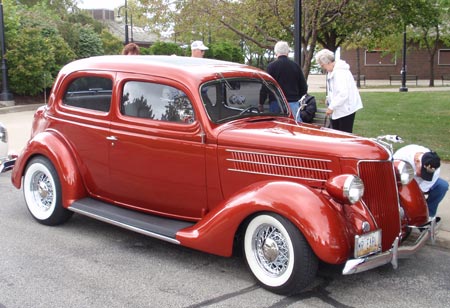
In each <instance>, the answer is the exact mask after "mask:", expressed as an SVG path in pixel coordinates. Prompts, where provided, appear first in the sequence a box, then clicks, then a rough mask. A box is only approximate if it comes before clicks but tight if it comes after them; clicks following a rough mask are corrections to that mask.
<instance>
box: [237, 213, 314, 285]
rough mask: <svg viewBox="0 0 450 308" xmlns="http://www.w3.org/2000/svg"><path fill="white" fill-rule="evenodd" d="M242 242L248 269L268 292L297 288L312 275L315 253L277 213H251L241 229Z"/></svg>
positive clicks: (309, 279) (307, 282) (311, 278)
mask: <svg viewBox="0 0 450 308" xmlns="http://www.w3.org/2000/svg"><path fill="white" fill-rule="evenodd" d="M243 246H244V249H243V250H244V255H245V259H246V262H247V265H248V267H249V269H250V271H251V272H252V274H253V275H254V276H255V278H256V279H257V280H258V282H259V283H260V284H261V285H262V286H263V287H264V288H266V289H268V290H270V291H272V292H275V293H278V294H293V293H296V292H300V291H301V290H302V289H303V288H305V287H306V286H307V285H309V284H310V283H311V282H312V281H313V279H314V277H315V275H316V272H317V264H318V261H317V257H316V256H315V255H314V253H313V251H312V250H311V248H310V246H309V245H308V243H307V242H306V240H305V238H304V236H303V235H302V234H301V232H300V231H299V230H298V229H297V228H296V227H295V226H294V225H293V224H292V223H291V222H290V221H289V220H287V219H285V218H284V217H282V216H280V215H278V214H274V213H262V214H258V215H256V216H254V217H253V218H252V219H251V220H250V221H249V223H248V225H247V228H246V229H245V234H244V243H243Z"/></svg>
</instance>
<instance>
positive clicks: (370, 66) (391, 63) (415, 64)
mask: <svg viewBox="0 0 450 308" xmlns="http://www.w3.org/2000/svg"><path fill="white" fill-rule="evenodd" d="M341 58H342V59H343V60H345V61H347V63H348V64H350V67H351V70H352V73H353V74H355V75H356V74H357V62H358V61H357V58H358V56H357V50H355V49H352V50H343V51H341ZM402 62H403V59H402V53H401V52H400V53H397V54H389V53H386V52H383V51H382V50H364V49H359V68H360V75H364V76H365V78H366V79H389V77H390V76H391V75H400V71H401V69H402V65H403V63H402ZM406 73H407V75H415V76H417V77H418V79H425V80H426V79H430V62H429V55H428V52H427V51H426V50H425V49H419V48H418V46H417V45H415V46H414V47H409V48H408V51H407V53H406ZM442 75H450V46H445V45H443V44H441V46H439V49H438V51H437V53H436V55H435V59H434V79H435V80H439V79H441V77H442Z"/></svg>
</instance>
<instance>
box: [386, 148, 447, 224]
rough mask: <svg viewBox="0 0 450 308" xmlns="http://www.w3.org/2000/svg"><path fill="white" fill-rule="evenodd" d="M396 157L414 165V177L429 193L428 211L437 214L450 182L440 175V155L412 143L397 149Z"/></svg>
mask: <svg viewBox="0 0 450 308" xmlns="http://www.w3.org/2000/svg"><path fill="white" fill-rule="evenodd" d="M394 158H395V159H401V160H404V161H407V162H409V163H410V164H411V165H412V166H413V168H414V179H415V180H416V181H417V184H419V187H420V189H421V190H422V191H423V192H424V193H427V194H428V198H427V204H428V213H429V215H430V216H436V212H437V208H438V205H439V203H440V202H441V201H442V199H444V196H445V194H446V192H447V190H448V183H447V182H446V181H445V180H444V179H442V178H440V177H439V173H440V171H441V168H440V166H441V159H440V158H439V156H438V155H437V154H436V152H433V151H431V150H430V149H427V148H426V147H423V146H420V145H416V144H410V145H407V146H405V147H403V148H401V149H399V150H397V152H395V153H394Z"/></svg>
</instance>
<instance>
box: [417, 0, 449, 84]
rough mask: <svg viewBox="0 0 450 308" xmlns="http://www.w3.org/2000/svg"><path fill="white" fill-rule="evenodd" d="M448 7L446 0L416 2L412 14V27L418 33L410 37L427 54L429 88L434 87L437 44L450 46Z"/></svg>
mask: <svg viewBox="0 0 450 308" xmlns="http://www.w3.org/2000/svg"><path fill="white" fill-rule="evenodd" d="M449 7H450V5H449V1H448V0H429V1H417V6H416V7H415V9H414V11H415V12H416V14H414V15H415V17H414V19H413V20H412V25H413V26H414V27H415V28H416V29H419V31H414V33H413V34H412V35H411V36H412V40H413V41H415V42H417V43H418V44H419V47H421V48H425V49H426V50H427V52H428V56H429V58H428V60H429V65H430V66H429V67H430V81H429V86H430V87H434V79H435V74H434V63H435V58H436V53H437V51H438V49H439V43H441V42H446V43H447V44H450V33H449V25H450V18H449Z"/></svg>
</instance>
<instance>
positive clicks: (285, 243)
mask: <svg viewBox="0 0 450 308" xmlns="http://www.w3.org/2000/svg"><path fill="white" fill-rule="evenodd" d="M262 87H265V89H266V90H268V91H271V92H272V93H273V95H274V97H276V103H277V104H278V105H279V107H280V108H279V109H280V110H281V111H280V112H278V113H271V112H270V111H269V110H268V107H267V104H266V107H265V109H264V111H260V110H258V102H259V93H260V90H261V88H262ZM412 176H413V174H412V168H411V166H409V165H408V164H406V163H405V162H401V161H394V160H393V158H392V149H390V147H389V145H388V144H386V143H384V142H381V141H379V140H372V139H368V138H362V137H358V136H355V135H352V134H347V133H342V132H338V131H334V130H332V129H328V128H323V127H319V126H315V125H310V124H301V123H300V124H299V123H296V122H295V121H294V119H293V116H292V114H291V112H290V110H289V107H288V105H287V103H286V100H285V98H284V96H283V94H282V92H281V90H280V88H279V87H278V85H277V84H276V82H275V81H274V80H273V79H272V78H271V77H270V76H269V75H268V74H266V73H265V72H263V71H261V70H259V69H256V68H253V67H249V66H245V65H241V64H236V63H228V62H222V61H215V60H209V59H196V58H186V57H164V56H133V57H125V56H105V57H94V58H89V59H83V60H79V61H75V62H73V63H71V64H68V65H67V66H66V67H64V68H63V69H62V70H61V72H60V73H59V75H58V77H57V79H56V82H55V84H54V86H53V89H52V92H51V95H50V98H49V103H48V104H47V105H46V106H43V107H41V108H40V109H39V110H38V111H37V112H36V114H35V119H34V123H33V128H32V135H31V139H30V141H29V142H28V144H27V146H26V148H25V149H24V150H23V152H22V153H21V155H20V156H19V158H18V161H17V163H16V165H15V167H14V169H13V173H12V182H13V184H14V185H15V186H16V187H17V188H20V187H21V186H22V185H23V190H24V195H25V200H26V203H27V206H28V209H29V210H30V212H31V214H32V215H33V217H34V218H35V219H36V220H38V221H39V222H40V223H43V224H47V225H55V224H60V223H63V222H64V221H66V220H67V219H69V218H70V216H71V215H72V214H73V212H76V213H80V214H83V215H88V216H90V217H93V218H96V219H99V220H102V221H105V222H108V223H112V224H115V225H118V226H120V227H124V228H128V229H131V230H134V231H137V232H140V233H143V234H146V235H149V236H153V237H156V238H160V239H162V240H166V241H169V242H172V243H175V244H180V245H183V246H187V247H191V248H194V249H198V250H201V251H204V252H208V253H212V254H217V255H221V256H230V255H232V253H233V252H234V250H235V249H238V248H239V247H242V250H243V252H244V256H245V259H246V261H247V264H248V266H249V268H250V270H251V272H252V273H253V275H254V276H255V277H256V279H257V280H258V282H259V283H260V284H261V285H263V286H264V287H265V288H267V289H269V290H271V291H273V292H277V293H282V294H289V293H293V292H297V291H299V290H301V289H302V288H304V287H305V286H307V285H308V284H310V283H311V281H312V279H314V276H315V273H316V269H317V264H318V260H322V261H324V262H327V263H331V264H345V268H344V274H351V273H356V272H360V271H364V270H367V269H370V268H373V267H376V266H380V265H382V264H386V263H389V262H391V263H392V264H393V265H394V267H396V266H397V259H398V258H400V257H406V256H408V255H410V254H411V253H414V252H415V251H416V250H417V249H419V248H420V247H421V246H422V245H424V243H425V241H426V240H428V239H429V238H432V239H433V238H434V235H435V233H436V230H437V223H436V220H435V219H431V220H430V219H429V217H428V211H427V206H426V201H425V199H424V197H423V195H422V193H421V191H420V189H419V188H418V186H417V183H416V182H415V181H412ZM414 228H417V229H418V230H420V231H422V232H421V233H420V236H419V237H418V239H417V241H416V242H414V243H412V244H410V245H408V246H404V245H403V244H402V241H403V240H404V238H405V237H406V236H407V235H408V234H409V232H410V231H411V230H412V229H414ZM236 244H237V245H236Z"/></svg>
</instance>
